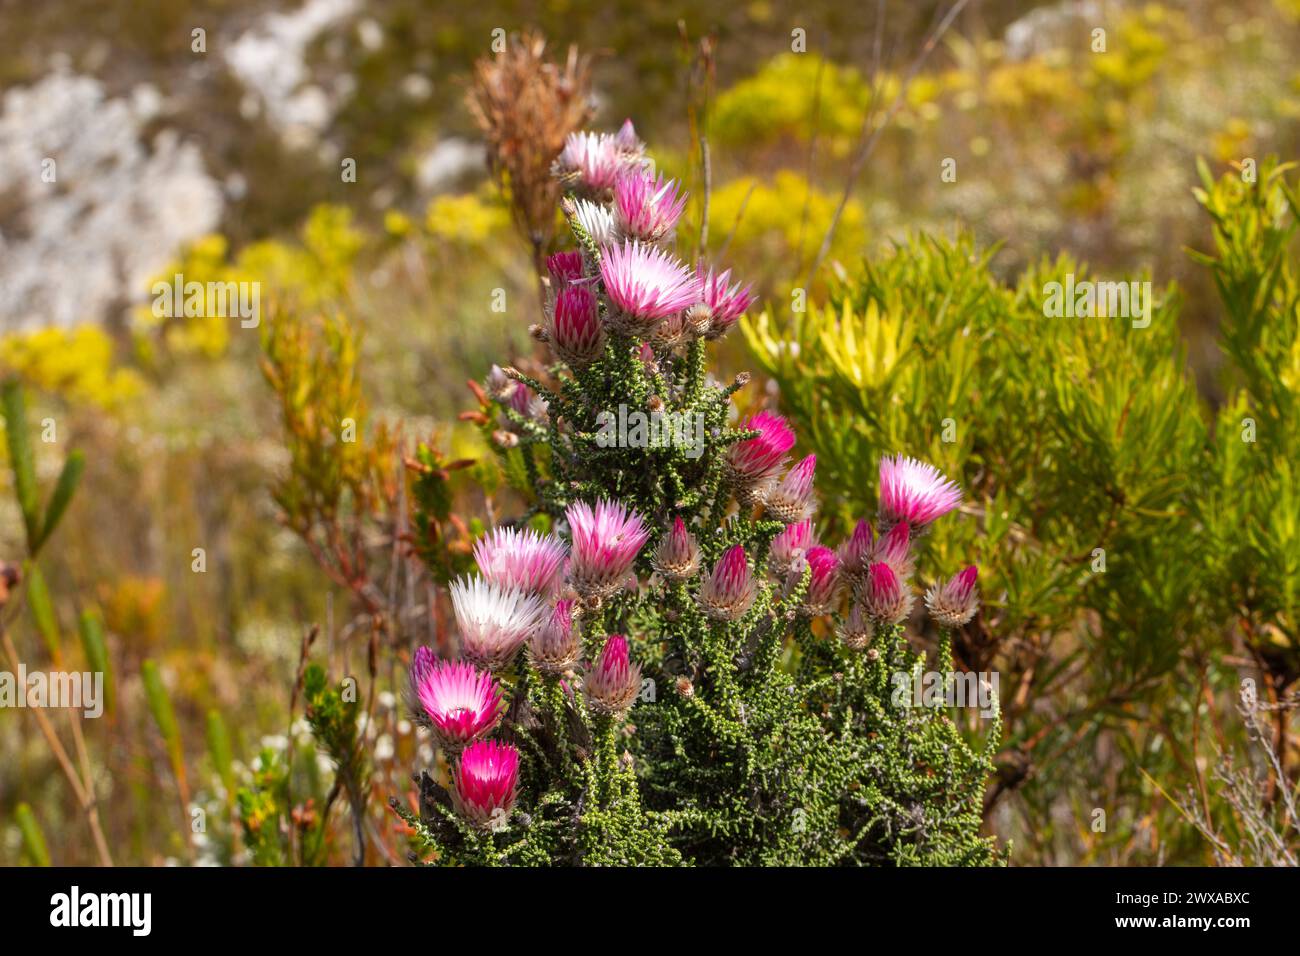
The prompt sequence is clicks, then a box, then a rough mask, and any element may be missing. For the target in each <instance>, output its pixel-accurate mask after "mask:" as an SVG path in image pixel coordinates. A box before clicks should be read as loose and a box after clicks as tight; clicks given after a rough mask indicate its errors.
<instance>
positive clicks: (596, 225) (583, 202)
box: [573, 199, 618, 247]
mask: <svg viewBox="0 0 1300 956" xmlns="http://www.w3.org/2000/svg"><path fill="white" fill-rule="evenodd" d="M574 206H575V208H576V211H575V212H574V214H573V218H574V219H576V220H578V225H580V226H581V227H582V228H583V229H584V230H586V232H587V235H589V236H591V238H592V241H593V242H595V243H596V245H597V246H602V247H603V246H607V245H611V244H612V243H614V242H615V241H616V240H617V239H618V229H617V227H616V226H615V225H614V214H613V213H612V212H610V211H609V209H607V208H606V207H605V206H602V205H600V204H599V203H594V202H592V201H591V200H590V199H579V200H577V201H576V202H575V203H574Z"/></svg>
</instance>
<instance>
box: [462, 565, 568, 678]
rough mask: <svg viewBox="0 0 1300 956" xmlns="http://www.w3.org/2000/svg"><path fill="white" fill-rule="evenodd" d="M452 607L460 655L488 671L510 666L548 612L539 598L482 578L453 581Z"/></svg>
mask: <svg viewBox="0 0 1300 956" xmlns="http://www.w3.org/2000/svg"><path fill="white" fill-rule="evenodd" d="M451 604H452V609H453V610H454V611H455V612H456V623H457V624H459V625H460V641H461V652H462V653H463V654H464V655H465V657H466V658H468V659H469V660H470V661H472V662H474V663H475V664H478V665H479V666H480V667H486V668H489V669H492V668H499V667H504V666H505V665H506V664H509V663H510V661H511V659H513V658H514V656H515V654H516V652H518V650H519V648H520V647H522V646H523V644H524V642H525V641H526V640H528V637H529V635H530V634H532V632H533V631H534V630H536V629H537V628H539V627H541V625H542V622H543V621H544V620H545V617H546V613H547V610H548V609H547V606H546V604H545V603H544V602H543V601H542V600H541V598H538V597H536V596H534V595H531V594H528V593H527V592H525V591H521V590H520V589H518V588H513V587H503V586H501V585H498V584H491V583H489V582H487V581H485V580H483V579H482V578H461V579H460V580H459V581H455V582H453V583H452V585H451Z"/></svg>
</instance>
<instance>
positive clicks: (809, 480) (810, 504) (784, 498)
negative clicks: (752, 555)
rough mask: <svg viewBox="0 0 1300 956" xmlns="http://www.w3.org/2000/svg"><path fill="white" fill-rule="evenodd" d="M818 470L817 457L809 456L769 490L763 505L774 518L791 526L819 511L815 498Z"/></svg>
mask: <svg viewBox="0 0 1300 956" xmlns="http://www.w3.org/2000/svg"><path fill="white" fill-rule="evenodd" d="M816 469H817V456H816V455H809V456H808V457H807V458H805V459H803V460H802V461H800V462H799V463H797V464H795V465H792V466H791V468H790V470H789V471H788V472H786V474H785V477H784V478H782V479H781V480H780V481H779V482H777V483H776V484H775V485H773V486H772V487H771V488H770V489H768V491H767V493H766V494H765V495H764V496H763V505H764V506H765V507H766V508H767V510H768V512H770V513H771V515H772V517H773V518H775V519H776V520H777V521H780V522H783V523H785V524H790V523H791V522H792V521H799V520H800V519H802V518H807V517H809V516H810V515H811V514H812V513H813V512H814V511H816V510H817V504H816V501H815V499H814V498H813V472H814V471H816Z"/></svg>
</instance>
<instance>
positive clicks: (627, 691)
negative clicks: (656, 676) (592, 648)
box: [582, 634, 641, 714]
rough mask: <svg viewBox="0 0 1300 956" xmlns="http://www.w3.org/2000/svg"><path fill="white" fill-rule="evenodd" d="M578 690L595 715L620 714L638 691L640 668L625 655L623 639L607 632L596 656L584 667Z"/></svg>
mask: <svg viewBox="0 0 1300 956" xmlns="http://www.w3.org/2000/svg"><path fill="white" fill-rule="evenodd" d="M582 691H583V693H584V694H586V696H587V703H588V704H589V705H590V706H591V709H592V710H594V711H596V712H597V713H599V714H621V713H623V712H624V711H626V710H627V709H628V708H630V707H631V706H632V704H633V702H634V701H635V700H636V695H637V694H638V693H640V691H641V668H640V667H639V666H638V665H636V664H633V663H632V661H631V658H630V657H629V656H628V649H627V638H625V637H624V636H623V635H622V634H611V635H610V636H609V638H608V639H607V640H606V641H605V647H604V648H603V649H602V650H601V652H600V657H599V658H598V659H597V660H596V662H595V663H594V664H592V665H591V667H590V668H588V670H587V673H586V676H585V677H584V678H583V681H582Z"/></svg>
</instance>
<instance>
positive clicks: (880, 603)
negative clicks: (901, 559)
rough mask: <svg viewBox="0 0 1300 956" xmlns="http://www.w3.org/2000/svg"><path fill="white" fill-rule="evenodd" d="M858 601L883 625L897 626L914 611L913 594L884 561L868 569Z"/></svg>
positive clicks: (860, 586) (861, 585)
mask: <svg viewBox="0 0 1300 956" xmlns="http://www.w3.org/2000/svg"><path fill="white" fill-rule="evenodd" d="M858 592H859V593H858V599H859V600H860V601H861V602H862V604H863V605H864V606H865V607H866V609H867V613H868V614H870V615H871V617H872V618H874V619H875V620H876V621H877V622H879V623H881V624H897V623H899V622H900V621H902V620H904V619H905V618H906V617H907V615H908V614H909V613H910V612H911V610H912V592H911V591H909V590H908V589H907V587H906V586H905V585H904V584H903V582H902V581H901V580H899V577H898V575H897V574H895V573H894V569H893V568H891V567H890V566H889V565H887V564H885V563H884V562H883V561H877V562H876V563H875V564H873V565H871V566H870V567H869V568H867V575H866V578H865V579H864V580H863V581H862V582H861V583H860V585H859V589H858Z"/></svg>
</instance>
